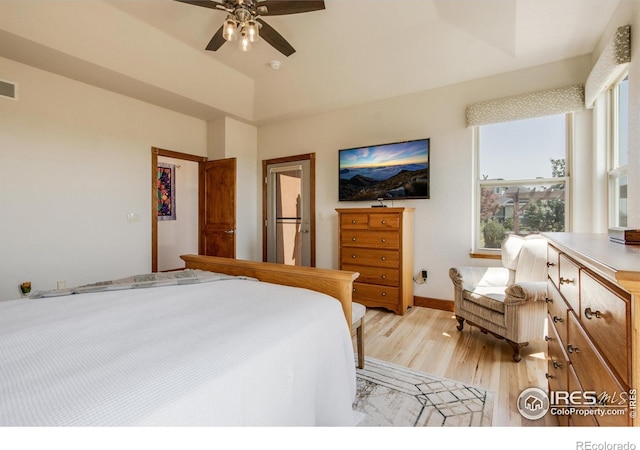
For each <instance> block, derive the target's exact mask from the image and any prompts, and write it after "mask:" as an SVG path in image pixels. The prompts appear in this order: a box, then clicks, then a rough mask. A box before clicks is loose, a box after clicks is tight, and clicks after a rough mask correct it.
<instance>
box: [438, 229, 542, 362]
mask: <svg viewBox="0 0 640 450" xmlns="http://www.w3.org/2000/svg"><path fill="white" fill-rule="evenodd" d="M501 252H502V265H503V267H453V268H451V269H450V270H449V276H450V277H451V280H452V281H453V285H454V307H455V314H456V319H457V320H458V326H457V328H458V331H462V329H463V327H464V322H465V320H466V321H467V323H468V324H469V325H474V326H476V327H478V328H480V330H481V331H482V332H483V333H490V334H492V335H493V336H495V337H497V338H499V339H505V340H506V341H507V342H508V343H509V345H510V346H511V347H512V348H513V352H514V353H513V360H514V361H515V362H519V361H520V359H521V355H520V350H521V349H522V347H524V346H526V345H528V344H529V342H530V341H536V340H540V339H544V334H545V323H546V322H545V319H546V312H547V304H546V302H545V298H546V293H547V284H546V278H547V268H546V261H547V241H546V239H544V238H543V237H541V236H539V235H531V236H527V237H526V238H523V237H520V236H516V235H510V236H509V237H507V238H506V239H505V240H504V241H503V242H502V246H501Z"/></svg>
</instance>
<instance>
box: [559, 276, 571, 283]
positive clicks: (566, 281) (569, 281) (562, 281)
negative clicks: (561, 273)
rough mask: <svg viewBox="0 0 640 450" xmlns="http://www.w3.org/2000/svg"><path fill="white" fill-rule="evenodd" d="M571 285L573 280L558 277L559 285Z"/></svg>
mask: <svg viewBox="0 0 640 450" xmlns="http://www.w3.org/2000/svg"><path fill="white" fill-rule="evenodd" d="M571 283H573V278H563V277H560V284H571Z"/></svg>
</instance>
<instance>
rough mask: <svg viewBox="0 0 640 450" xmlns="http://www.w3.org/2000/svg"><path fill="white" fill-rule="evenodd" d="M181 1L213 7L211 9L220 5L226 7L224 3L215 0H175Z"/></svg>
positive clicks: (218, 7)
mask: <svg viewBox="0 0 640 450" xmlns="http://www.w3.org/2000/svg"><path fill="white" fill-rule="evenodd" d="M175 1H176V2H180V3H187V4H189V5H196V6H202V7H203V8H211V9H220V7H222V8H224V4H223V3H218V2H214V1H213V0H196V1H192V0H175Z"/></svg>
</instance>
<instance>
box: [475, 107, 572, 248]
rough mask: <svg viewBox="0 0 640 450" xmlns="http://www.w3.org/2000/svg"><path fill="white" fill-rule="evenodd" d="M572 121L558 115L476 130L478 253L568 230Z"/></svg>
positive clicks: (567, 117)
mask: <svg viewBox="0 0 640 450" xmlns="http://www.w3.org/2000/svg"><path fill="white" fill-rule="evenodd" d="M570 117H571V116H570V114H556V115H551V116H544V117H539V118H534V119H525V120H518V121H512V122H504V123H498V124H491V125H482V126H479V127H477V128H476V130H477V135H476V136H477V139H476V143H477V145H476V151H477V175H476V177H477V184H476V186H477V189H476V202H477V203H476V204H477V214H476V233H475V234H476V238H475V239H476V242H475V247H476V249H477V250H490V249H498V248H500V243H501V242H502V240H503V239H504V238H505V236H506V235H508V234H510V233H514V234H518V235H521V236H525V235H527V234H534V233H539V232H544V231H564V230H565V223H566V221H567V214H566V213H565V210H566V203H567V198H568V196H567V194H566V191H567V189H566V186H567V183H568V173H567V166H566V161H567V135H568V130H567V128H568V127H569V126H570V124H571V120H570Z"/></svg>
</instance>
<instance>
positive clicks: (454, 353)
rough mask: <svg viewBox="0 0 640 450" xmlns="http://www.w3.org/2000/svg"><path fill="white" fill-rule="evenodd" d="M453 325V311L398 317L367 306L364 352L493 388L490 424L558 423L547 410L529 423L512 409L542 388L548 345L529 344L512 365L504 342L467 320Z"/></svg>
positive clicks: (419, 311) (421, 311) (414, 310)
mask: <svg viewBox="0 0 640 450" xmlns="http://www.w3.org/2000/svg"><path fill="white" fill-rule="evenodd" d="M456 325H457V321H456V320H455V318H454V315H453V313H451V312H445V311H440V310H435V309H429V308H423V307H414V308H412V309H411V310H410V311H408V312H407V313H406V314H405V315H404V316H399V315H396V314H394V313H392V312H388V311H386V310H384V309H376V308H368V309H367V314H366V316H365V328H364V329H365V355H366V356H368V357H372V358H376V359H380V360H383V361H389V362H392V363H395V364H399V365H402V366H406V367H410V368H412V369H415V370H420V371H423V372H427V373H430V374H432V375H436V376H440V377H445V378H449V379H451V380H456V381H460V382H464V383H466V384H469V385H472V386H476V387H478V388H483V389H485V390H490V391H493V392H494V396H495V397H494V399H495V400H494V407H493V422H492V425H493V426H556V425H557V421H556V419H555V418H554V417H552V416H550V415H549V414H547V415H546V416H545V417H544V418H542V419H539V420H536V421H531V420H527V419H525V418H523V417H522V416H521V415H520V413H519V412H518V409H517V407H516V400H517V398H518V396H519V395H520V393H521V392H522V391H523V390H524V389H526V388H528V387H539V388H543V389H545V390H546V386H547V380H546V378H545V373H546V365H547V363H546V359H545V349H546V343H545V342H544V341H541V342H537V343H531V344H530V345H529V346H528V347H525V348H524V349H523V351H522V360H521V361H520V362H519V363H515V362H513V359H512V358H511V355H512V353H513V352H512V350H511V347H510V346H509V345H508V344H507V343H506V342H504V341H502V340H498V339H496V338H494V337H493V336H490V335H486V334H483V333H482V332H481V331H480V330H478V328H476V327H469V326H468V325H466V324H465V327H464V330H463V331H462V332H460V331H458V330H457V329H456Z"/></svg>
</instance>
